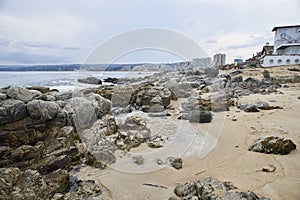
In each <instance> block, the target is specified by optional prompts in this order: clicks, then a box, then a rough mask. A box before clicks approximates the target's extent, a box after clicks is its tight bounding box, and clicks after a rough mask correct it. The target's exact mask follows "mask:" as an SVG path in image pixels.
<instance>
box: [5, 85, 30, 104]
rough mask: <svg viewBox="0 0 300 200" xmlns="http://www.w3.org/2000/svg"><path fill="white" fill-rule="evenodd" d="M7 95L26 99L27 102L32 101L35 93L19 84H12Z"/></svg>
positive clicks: (22, 99)
mask: <svg viewBox="0 0 300 200" xmlns="http://www.w3.org/2000/svg"><path fill="white" fill-rule="evenodd" d="M6 95H7V96H9V97H10V98H12V99H18V100H21V101H24V102H25V103H26V102H28V101H31V100H32V99H33V97H34V94H33V93H32V92H30V90H28V89H25V88H21V87H17V86H10V87H9V88H8V90H7V92H6Z"/></svg>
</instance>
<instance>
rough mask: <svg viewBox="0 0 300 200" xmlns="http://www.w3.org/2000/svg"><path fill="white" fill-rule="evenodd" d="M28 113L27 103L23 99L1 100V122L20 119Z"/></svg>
mask: <svg viewBox="0 0 300 200" xmlns="http://www.w3.org/2000/svg"><path fill="white" fill-rule="evenodd" d="M27 115H28V113H27V110H26V105H25V103H24V102H23V101H21V100H15V99H6V100H4V101H1V102H0V124H5V123H8V122H14V121H18V120H20V119H22V118H24V117H26V116H27Z"/></svg>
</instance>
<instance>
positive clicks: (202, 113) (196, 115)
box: [189, 110, 213, 123]
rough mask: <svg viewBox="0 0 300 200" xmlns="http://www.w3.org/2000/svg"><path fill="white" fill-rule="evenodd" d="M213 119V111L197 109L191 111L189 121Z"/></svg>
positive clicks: (205, 121) (209, 120)
mask: <svg viewBox="0 0 300 200" xmlns="http://www.w3.org/2000/svg"><path fill="white" fill-rule="evenodd" d="M212 119H213V116H212V113H211V112H210V111H207V110H198V111H197V110H196V111H192V112H190V118H189V122H197V123H209V122H211V120H212Z"/></svg>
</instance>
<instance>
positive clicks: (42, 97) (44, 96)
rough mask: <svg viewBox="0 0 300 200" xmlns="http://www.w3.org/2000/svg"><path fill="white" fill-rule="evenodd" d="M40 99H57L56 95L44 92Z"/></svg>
mask: <svg viewBox="0 0 300 200" xmlns="http://www.w3.org/2000/svg"><path fill="white" fill-rule="evenodd" d="M40 99H41V100H44V101H56V97H55V96H53V95H49V94H43V95H42V96H41V98H40Z"/></svg>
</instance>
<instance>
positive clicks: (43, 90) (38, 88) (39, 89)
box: [26, 86, 51, 94]
mask: <svg viewBox="0 0 300 200" xmlns="http://www.w3.org/2000/svg"><path fill="white" fill-rule="evenodd" d="M26 89H28V90H37V91H40V92H41V93H42V94H45V93H48V92H50V91H51V90H50V88H48V87H43V86H31V87H27V88H26Z"/></svg>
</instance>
